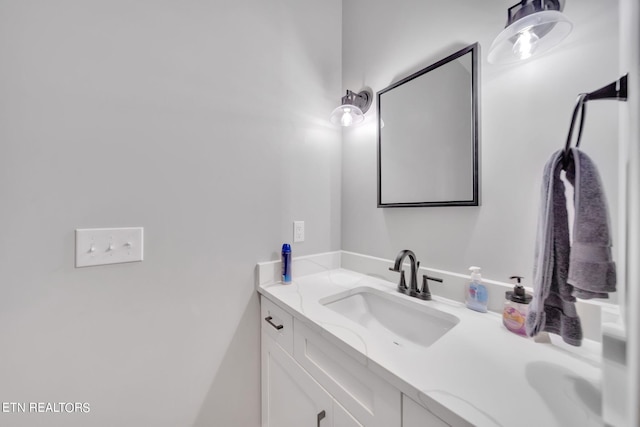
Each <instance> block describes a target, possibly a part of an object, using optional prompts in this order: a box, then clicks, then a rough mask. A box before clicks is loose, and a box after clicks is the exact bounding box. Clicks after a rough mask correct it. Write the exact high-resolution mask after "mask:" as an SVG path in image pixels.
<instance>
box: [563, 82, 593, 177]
mask: <svg viewBox="0 0 640 427" xmlns="http://www.w3.org/2000/svg"><path fill="white" fill-rule="evenodd" d="M588 97H589V94H588V93H581V94H580V95H578V102H576V106H575V108H574V109H573V115H572V116H571V125H570V126H569V136H568V137H567V143H566V144H565V146H564V161H563V163H564V165H565V167H566V165H567V164H568V162H569V149H570V148H571V139H572V137H573V132H574V130H575V126H576V119H577V118H578V114H580V125H579V127H578V137H577V139H576V147H579V146H580V140H581V139H582V131H583V129H584V116H585V114H586V112H587V99H588Z"/></svg>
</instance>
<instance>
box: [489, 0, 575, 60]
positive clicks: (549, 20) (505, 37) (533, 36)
mask: <svg viewBox="0 0 640 427" xmlns="http://www.w3.org/2000/svg"><path fill="white" fill-rule="evenodd" d="M563 9H564V0H522V1H521V2H520V3H518V4H516V5H513V6H511V7H510V8H509V9H507V25H506V28H505V29H504V30H502V32H501V33H500V34H498V37H496V39H495V40H494V41H493V43H492V44H491V48H490V49H489V56H488V57H487V60H488V61H489V62H490V63H491V64H499V63H500V64H506V63H509V62H516V61H520V60H524V59H527V58H529V57H531V56H532V55H535V54H539V53H542V52H545V51H547V50H549V49H551V48H552V47H554V46H555V45H557V44H559V43H560V42H561V41H562V40H564V38H565V37H567V36H568V35H569V33H570V32H571V29H572V28H573V24H572V23H571V22H570V21H569V20H568V19H567V18H566V17H565V16H564V15H563V14H562V12H561V11H562V10H563Z"/></svg>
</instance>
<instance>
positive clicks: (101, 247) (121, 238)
mask: <svg viewBox="0 0 640 427" xmlns="http://www.w3.org/2000/svg"><path fill="white" fill-rule="evenodd" d="M143 231H144V229H143V228H142V227H127V228H79V229H76V267H90V266H93V265H105V264H120V263H124V262H135V261H142V259H143V249H144V247H143V246H144V245H143Z"/></svg>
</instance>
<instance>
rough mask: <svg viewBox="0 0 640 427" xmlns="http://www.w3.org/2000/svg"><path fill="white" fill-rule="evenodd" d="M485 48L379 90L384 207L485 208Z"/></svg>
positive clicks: (380, 195) (380, 196) (468, 49)
mask: <svg viewBox="0 0 640 427" xmlns="http://www.w3.org/2000/svg"><path fill="white" fill-rule="evenodd" d="M477 74H478V44H477V43H475V44H473V45H471V46H468V47H466V48H464V49H462V50H460V51H458V52H456V53H454V54H452V55H450V56H448V57H446V58H444V59H442V60H440V61H438V62H436V63H435V64H432V65H430V66H428V67H426V68H424V69H422V70H420V71H418V72H416V73H414V74H412V75H410V76H409V77H406V78H404V79H402V80H400V81H399V82H396V83H394V84H392V85H391V86H389V87H387V88H385V89H383V90H381V91H379V92H378V93H377V98H378V207H380V208H384V207H414V206H478V204H479V203H478V78H477Z"/></svg>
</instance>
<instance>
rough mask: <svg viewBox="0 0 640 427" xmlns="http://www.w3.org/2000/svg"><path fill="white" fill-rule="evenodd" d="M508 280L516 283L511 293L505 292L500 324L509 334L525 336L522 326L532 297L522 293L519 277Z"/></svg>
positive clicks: (522, 288) (520, 278)
mask: <svg viewBox="0 0 640 427" xmlns="http://www.w3.org/2000/svg"><path fill="white" fill-rule="evenodd" d="M510 279H511V280H514V279H515V280H516V281H517V283H516V285H515V286H514V287H513V291H507V292H505V301H504V311H503V312H502V323H503V324H504V326H505V327H506V328H507V329H508V330H510V331H511V332H513V333H515V334H518V335H522V336H526V335H527V332H526V330H525V325H524V324H525V320H526V318H527V313H528V311H529V303H530V302H531V299H532V298H533V297H532V296H531V295H529V294H528V293H526V292H525V291H524V287H523V286H522V284H521V281H522V277H521V276H511V277H510Z"/></svg>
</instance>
